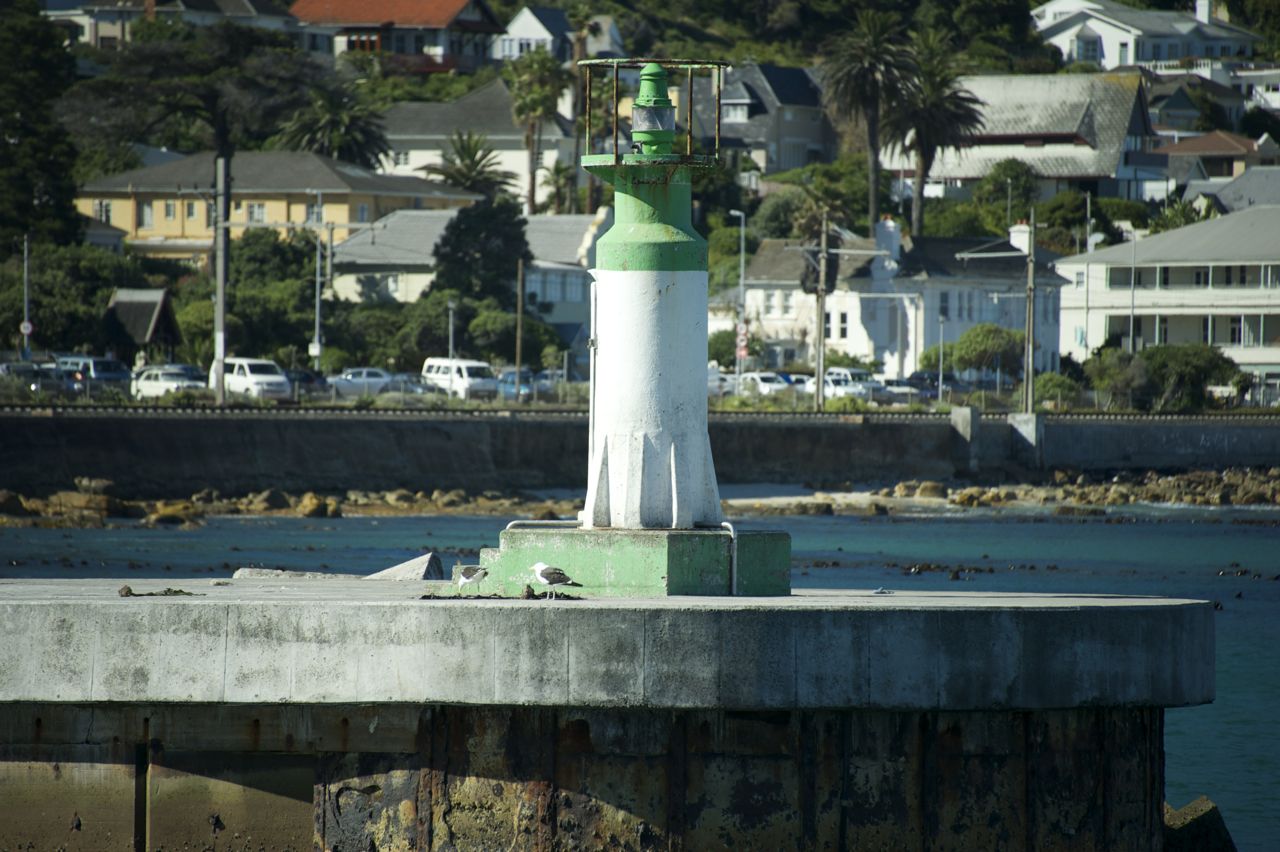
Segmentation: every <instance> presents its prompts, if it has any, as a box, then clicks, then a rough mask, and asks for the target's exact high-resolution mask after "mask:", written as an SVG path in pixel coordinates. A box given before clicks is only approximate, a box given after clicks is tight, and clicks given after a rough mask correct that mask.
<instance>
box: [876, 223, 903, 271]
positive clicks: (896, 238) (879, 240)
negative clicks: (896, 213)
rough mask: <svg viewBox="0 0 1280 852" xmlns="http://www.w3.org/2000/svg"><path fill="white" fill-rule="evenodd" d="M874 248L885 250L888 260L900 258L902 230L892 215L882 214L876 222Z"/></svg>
mask: <svg viewBox="0 0 1280 852" xmlns="http://www.w3.org/2000/svg"><path fill="white" fill-rule="evenodd" d="M876 249H877V250H879V251H887V252H888V253H889V259H890V260H895V261H896V260H901V259H902V231H901V230H900V229H899V228H898V223H897V222H895V221H893V217H892V216H884V217H883V218H881V220H880V221H879V222H877V223H876Z"/></svg>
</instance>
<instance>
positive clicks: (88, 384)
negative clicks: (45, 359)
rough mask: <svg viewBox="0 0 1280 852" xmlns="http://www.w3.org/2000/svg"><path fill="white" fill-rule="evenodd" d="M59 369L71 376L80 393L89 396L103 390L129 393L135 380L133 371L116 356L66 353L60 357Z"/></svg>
mask: <svg viewBox="0 0 1280 852" xmlns="http://www.w3.org/2000/svg"><path fill="white" fill-rule="evenodd" d="M58 369H59V370H61V371H63V372H64V373H67V374H69V375H70V376H71V378H72V380H73V381H74V382H75V389H76V391H77V392H78V393H84V394H86V395H88V396H92V395H93V394H94V393H95V392H98V391H102V390H117V391H120V392H122V393H124V394H126V395H128V393H129V385H130V384H131V383H132V382H133V373H132V372H130V370H129V368H128V367H126V366H125V365H124V364H123V363H122V362H120V361H117V360H116V359H115V358H96V357H93V356H91V355H64V356H62V357H60V358H58Z"/></svg>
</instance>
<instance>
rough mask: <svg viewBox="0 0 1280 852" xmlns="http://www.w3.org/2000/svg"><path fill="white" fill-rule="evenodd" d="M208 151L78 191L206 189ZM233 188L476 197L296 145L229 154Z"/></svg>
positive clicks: (103, 179)
mask: <svg viewBox="0 0 1280 852" xmlns="http://www.w3.org/2000/svg"><path fill="white" fill-rule="evenodd" d="M213 159H214V157H213V153H212V152H211V151H205V152H203V153H199V154H192V155H191V156H190V157H184V158H182V159H181V160H175V161H173V162H171V163H162V164H160V165H158V166H149V167H146V168H141V169H132V170H130V171H127V172H120V173H118V174H114V175H108V176H106V177H101V178H97V179H96V180H92V181H89V182H88V183H87V184H85V185H84V188H83V189H82V190H81V193H82V194H85V195H93V194H97V193H111V192H129V191H134V192H164V193H172V192H176V191H178V190H179V189H192V190H204V191H208V190H209V188H210V187H211V186H212V184H213ZM231 185H232V191H233V192H234V193H237V194H240V193H285V192H304V191H307V190H320V191H322V192H333V193H351V192H362V193H370V194H373V195H399V196H422V197H433V198H455V199H473V200H474V199H478V198H479V197H480V196H479V195H476V194H475V193H470V192H465V191H464V190H461V189H458V188H456V187H452V186H449V185H447V184H443V183H437V182H435V181H428V180H423V179H422V178H417V177H404V176H400V175H381V174H378V173H376V172H372V171H369V170H368V169H364V168H361V167H360V166H356V165H352V164H351V163H344V162H341V161H339V160H334V159H330V158H329V157H322V156H321V155H319V154H312V153H308V152H301V151H242V152H240V153H238V154H236V155H235V156H234V157H232V158H231Z"/></svg>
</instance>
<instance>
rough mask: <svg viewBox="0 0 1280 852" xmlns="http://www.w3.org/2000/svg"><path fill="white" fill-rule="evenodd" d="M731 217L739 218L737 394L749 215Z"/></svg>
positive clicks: (744, 322) (744, 317) (744, 316)
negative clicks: (739, 339)
mask: <svg viewBox="0 0 1280 852" xmlns="http://www.w3.org/2000/svg"><path fill="white" fill-rule="evenodd" d="M729 215H730V216H737V217H738V323H737V328H736V329H734V332H735V334H734V355H735V358H734V361H735V363H736V365H737V366H736V368H735V375H736V376H737V383H736V384H735V385H734V387H735V388H737V392H738V393H741V392H742V367H743V357H742V349H743V347H742V346H740V345H738V338H739V337H742V336H743V335H745V334H746V333H747V214H746V213H744V212H743V211H741V210H730V211H729Z"/></svg>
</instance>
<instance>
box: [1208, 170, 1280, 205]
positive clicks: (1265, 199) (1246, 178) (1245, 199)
mask: <svg viewBox="0 0 1280 852" xmlns="http://www.w3.org/2000/svg"><path fill="white" fill-rule="evenodd" d="M1188 189H1190V187H1188ZM1204 194H1206V195H1213V196H1214V197H1215V198H1216V199H1217V203H1218V207H1219V209H1221V210H1224V211H1226V212H1228V213H1232V212H1235V211H1237V210H1243V209H1245V208H1246V207H1254V206H1256V205H1260V204H1280V166H1254V167H1253V168H1251V169H1246V170H1245V172H1244V174H1242V175H1240V176H1238V177H1236V178H1235V179H1233V180H1230V181H1228V182H1226V183H1225V184H1223V183H1219V184H1217V185H1216V186H1214V187H1213V189H1212V191H1211V192H1206V193H1204Z"/></svg>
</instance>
